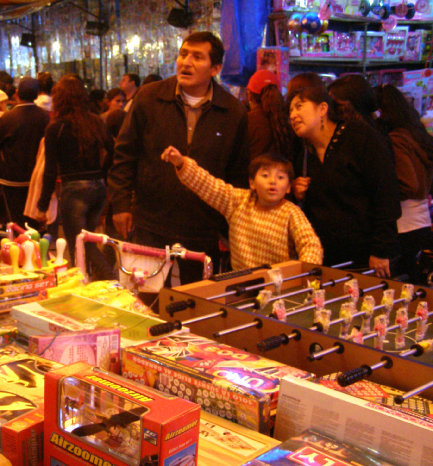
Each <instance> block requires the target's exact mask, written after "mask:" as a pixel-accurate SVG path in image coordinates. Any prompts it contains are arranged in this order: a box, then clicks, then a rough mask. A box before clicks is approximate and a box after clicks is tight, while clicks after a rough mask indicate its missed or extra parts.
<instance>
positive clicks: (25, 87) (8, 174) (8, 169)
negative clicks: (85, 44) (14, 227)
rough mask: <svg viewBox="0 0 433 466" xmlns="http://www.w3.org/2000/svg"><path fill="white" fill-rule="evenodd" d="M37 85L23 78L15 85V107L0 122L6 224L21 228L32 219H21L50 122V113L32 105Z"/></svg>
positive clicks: (0, 180)
mask: <svg viewBox="0 0 433 466" xmlns="http://www.w3.org/2000/svg"><path fill="white" fill-rule="evenodd" d="M37 95H38V82H37V80H36V79H34V78H30V77H24V78H22V79H21V81H20V82H19V84H18V104H17V105H15V107H14V108H13V109H12V110H10V111H8V112H6V113H5V114H4V115H3V116H2V117H1V119H0V152H1V157H0V184H1V185H2V188H3V193H4V196H5V200H6V207H7V209H8V210H9V212H7V211H6V214H7V217H8V220H9V221H14V222H16V223H18V224H19V225H21V226H24V223H25V222H26V221H27V222H28V223H29V225H31V226H37V225H35V223H34V221H32V219H29V218H26V217H25V216H24V206H25V204H26V199H27V193H28V188H29V184H30V178H31V176H32V172H33V168H34V166H35V163H36V154H37V152H38V148H39V143H40V141H41V139H42V137H43V136H44V131H45V127H46V126H47V124H48V122H49V118H50V117H49V114H48V112H46V111H45V110H43V109H41V108H39V107H38V106H36V105H35V103H34V100H35V99H36V97H37Z"/></svg>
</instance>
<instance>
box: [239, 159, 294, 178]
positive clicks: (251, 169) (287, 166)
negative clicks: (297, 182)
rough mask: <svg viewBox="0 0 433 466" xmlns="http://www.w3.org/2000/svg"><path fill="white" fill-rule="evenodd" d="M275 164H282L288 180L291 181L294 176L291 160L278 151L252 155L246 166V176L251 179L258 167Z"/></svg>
mask: <svg viewBox="0 0 433 466" xmlns="http://www.w3.org/2000/svg"><path fill="white" fill-rule="evenodd" d="M277 164H279V165H282V167H283V170H284V171H285V172H286V173H287V174H288V175H289V180H290V181H292V179H293V176H294V172H293V165H292V162H290V161H288V160H287V158H285V157H283V155H281V154H280V153H278V152H266V153H264V154H261V155H258V156H257V157H254V158H253V159H252V160H251V162H250V164H249V166H248V176H249V178H250V179H251V180H253V179H254V178H255V176H256V175H257V172H258V171H259V170H260V168H262V167H268V166H270V165H277Z"/></svg>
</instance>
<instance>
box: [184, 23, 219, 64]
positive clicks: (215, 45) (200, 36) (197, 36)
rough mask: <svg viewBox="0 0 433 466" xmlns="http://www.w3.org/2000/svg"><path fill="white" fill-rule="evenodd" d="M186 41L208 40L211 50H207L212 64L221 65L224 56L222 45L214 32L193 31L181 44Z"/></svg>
mask: <svg viewBox="0 0 433 466" xmlns="http://www.w3.org/2000/svg"><path fill="white" fill-rule="evenodd" d="M186 42H191V43H194V42H195V43H197V42H198V43H203V42H209V44H210V46H211V50H210V52H209V57H210V61H211V63H212V65H221V64H222V62H223V58H224V45H223V43H222V42H221V39H220V38H218V37H217V36H216V35H215V34H212V32H208V31H201V32H193V33H192V34H190V35H189V36H188V37H186V38H185V39H184V41H183V42H182V45H183V44H185V43H186Z"/></svg>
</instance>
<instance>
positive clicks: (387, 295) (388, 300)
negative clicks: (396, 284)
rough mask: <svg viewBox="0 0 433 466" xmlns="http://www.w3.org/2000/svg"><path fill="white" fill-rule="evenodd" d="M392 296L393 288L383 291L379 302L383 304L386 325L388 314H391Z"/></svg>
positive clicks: (393, 293) (393, 294)
mask: <svg viewBox="0 0 433 466" xmlns="http://www.w3.org/2000/svg"><path fill="white" fill-rule="evenodd" d="M394 296H395V290H394V289H393V288H390V289H388V290H384V291H383V296H382V303H381V304H383V306H384V309H383V313H384V314H385V317H386V324H387V325H388V323H389V315H390V314H391V311H392V308H393V307H394Z"/></svg>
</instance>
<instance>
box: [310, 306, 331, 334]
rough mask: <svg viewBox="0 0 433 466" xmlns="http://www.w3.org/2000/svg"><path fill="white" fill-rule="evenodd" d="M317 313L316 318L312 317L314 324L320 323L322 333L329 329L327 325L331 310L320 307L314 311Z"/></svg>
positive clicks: (329, 320) (329, 321)
mask: <svg viewBox="0 0 433 466" xmlns="http://www.w3.org/2000/svg"><path fill="white" fill-rule="evenodd" d="M316 312H317V315H316V318H315V319H314V323H315V324H321V326H322V332H323V333H328V330H329V325H330V323H331V315H332V311H331V310H330V309H325V308H323V309H320V311H316Z"/></svg>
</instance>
